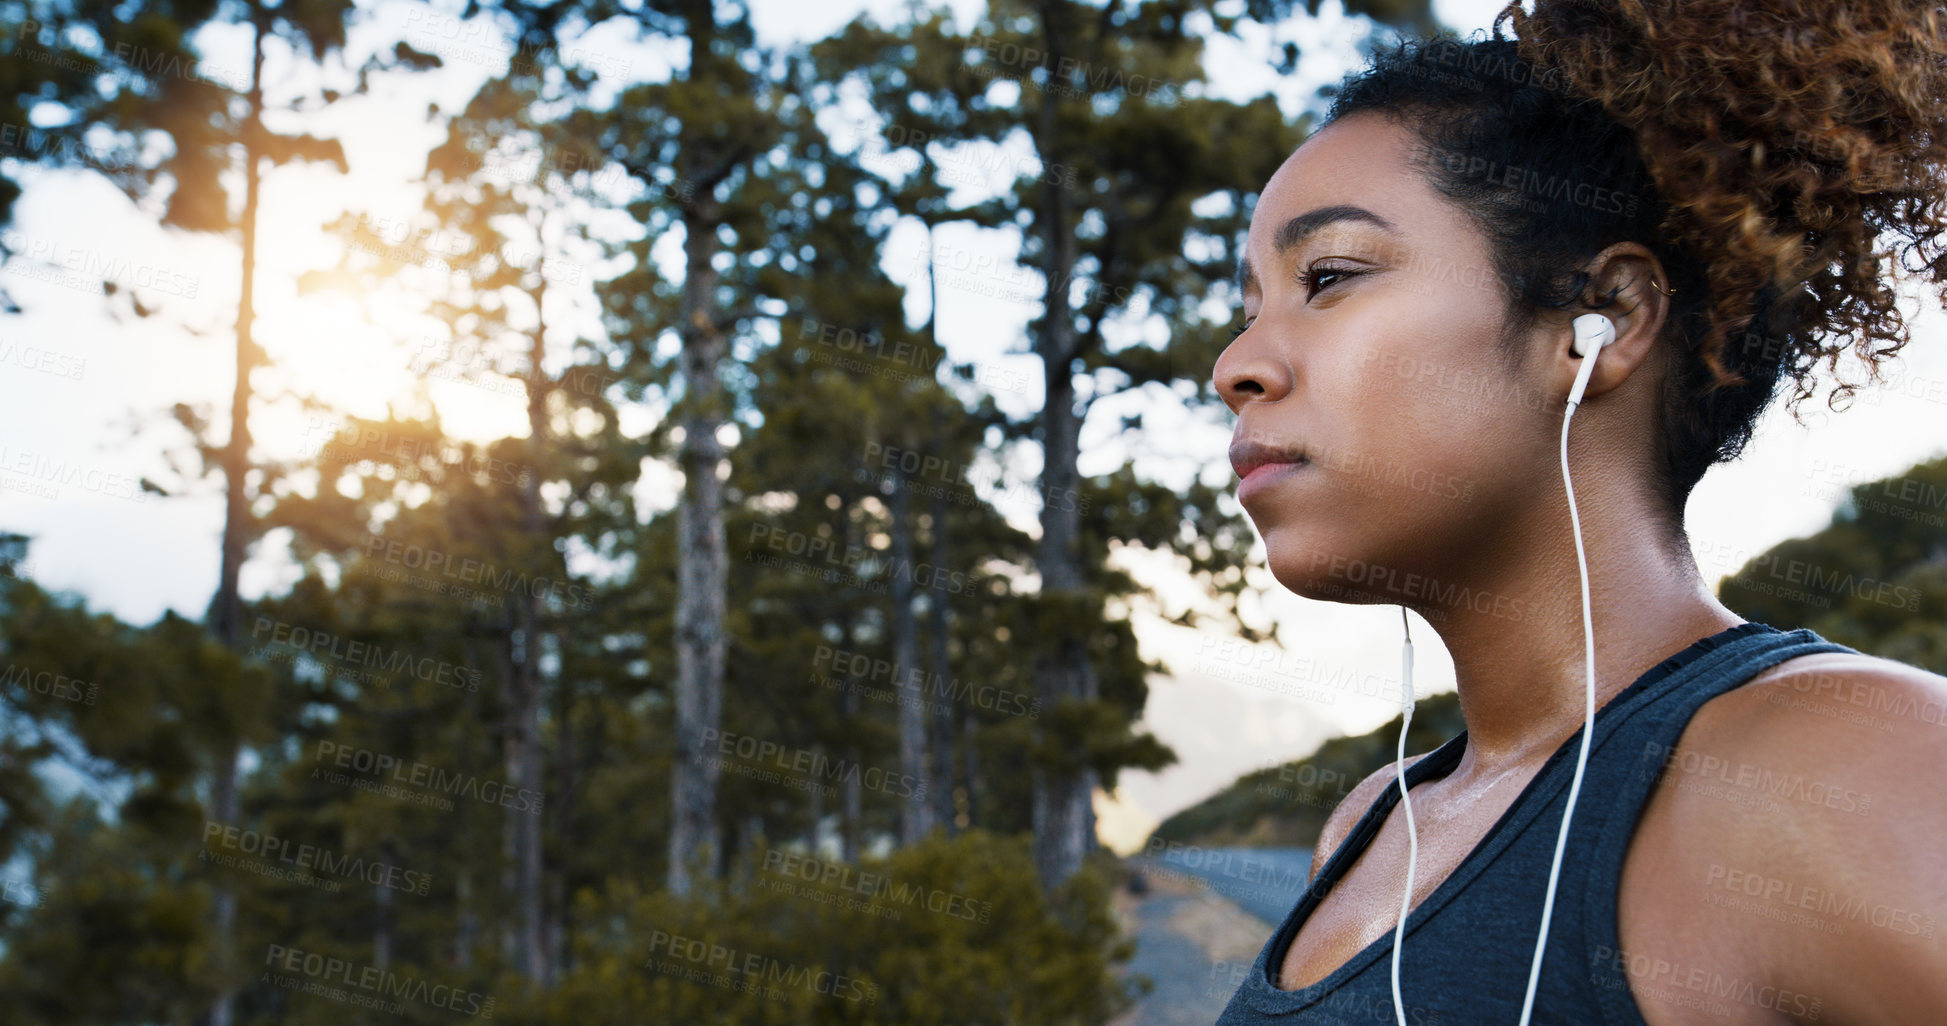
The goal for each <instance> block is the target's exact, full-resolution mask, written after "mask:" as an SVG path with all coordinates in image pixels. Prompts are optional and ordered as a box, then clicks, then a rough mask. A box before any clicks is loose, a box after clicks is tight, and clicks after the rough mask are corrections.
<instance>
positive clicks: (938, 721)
mask: <svg viewBox="0 0 1947 1026" xmlns="http://www.w3.org/2000/svg"><path fill="white" fill-rule="evenodd" d="M943 422H944V418H943V417H939V416H937V415H936V417H935V420H934V423H935V425H936V426H938V425H941V424H943ZM935 437H942V436H941V435H940V434H937V433H936V435H935ZM929 512H931V514H932V517H933V528H932V532H931V533H932V537H931V539H930V541H929V545H928V548H929V550H930V555H931V559H932V563H933V565H934V566H935V567H944V566H946V565H947V544H946V515H947V503H946V493H945V492H943V491H935V492H934V493H933V501H932V509H931V510H930V511H929ZM926 612H927V619H928V620H929V621H931V627H932V629H931V631H930V632H929V633H930V634H931V636H932V637H931V639H930V640H931V641H932V644H931V645H930V646H928V649H927V655H928V659H927V670H928V673H929V675H930V676H931V677H932V679H933V680H936V681H942V682H947V687H948V691H949V692H953V691H956V690H957V689H955V688H953V687H952V684H951V682H952V680H953V667H952V665H951V657H950V652H951V649H950V645H951V643H952V637H951V636H950V635H949V634H948V633H947V631H948V630H949V629H950V628H949V626H948V623H947V602H946V596H945V595H941V594H938V593H935V594H932V595H928V596H927V597H926ZM954 705H955V703H953V702H950V701H947V702H939V703H937V704H935V705H934V706H932V712H933V715H932V716H931V717H930V720H931V723H932V735H933V738H932V751H933V758H932V761H931V764H930V765H931V767H932V777H933V779H932V781H931V783H932V785H933V788H934V790H933V798H932V801H933V810H934V811H933V815H934V817H935V818H936V819H938V821H939V822H941V823H944V824H946V828H947V833H948V834H957V833H959V832H960V826H961V824H960V821H959V809H958V808H957V807H956V806H957V802H956V799H955V795H956V794H958V793H959V782H958V780H957V778H956V774H955V773H954V767H953V761H954V760H953V752H954V749H955V748H956V747H957V745H956V744H955V741H954V736H953V735H954V728H955V724H954V716H953V713H954Z"/></svg>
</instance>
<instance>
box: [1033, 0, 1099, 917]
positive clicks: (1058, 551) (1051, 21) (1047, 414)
mask: <svg viewBox="0 0 1947 1026" xmlns="http://www.w3.org/2000/svg"><path fill="white" fill-rule="evenodd" d="M1069 13H1072V5H1070V4H1067V3H1049V4H1044V5H1043V6H1042V11H1041V19H1040V20H1041V27H1042V32H1043V42H1044V44H1045V48H1044V51H1043V52H1045V53H1058V54H1068V53H1072V52H1073V50H1072V49H1071V43H1070V40H1069V36H1068V33H1067V32H1066V30H1065V28H1064V26H1063V24H1062V21H1063V18H1064V16H1065V15H1066V14H1069ZM1055 85H1056V83H1050V86H1051V88H1049V89H1047V90H1046V91H1045V92H1043V93H1042V95H1041V98H1040V101H1039V110H1038V116H1037V118H1036V122H1035V127H1034V136H1035V148H1036V152H1037V154H1038V155H1039V156H1040V158H1041V159H1042V161H1043V162H1044V163H1047V164H1051V165H1059V164H1061V163H1062V156H1061V146H1060V141H1059V138H1058V133H1059V127H1058V125H1057V122H1056V113H1057V110H1058V107H1059V97H1060V95H1061V93H1060V90H1059V89H1058V88H1054V86H1055ZM1040 200H1041V202H1040V212H1039V217H1038V221H1039V227H1040V230H1041V236H1042V273H1043V274H1044V275H1045V277H1046V279H1047V292H1046V294H1045V296H1044V298H1043V302H1044V305H1045V310H1044V313H1043V316H1042V319H1041V337H1040V338H1039V339H1038V340H1037V341H1038V345H1037V348H1038V349H1039V351H1040V355H1041V360H1042V369H1043V372H1044V380H1045V383H1046V386H1047V402H1046V403H1045V405H1044V406H1043V408H1042V411H1041V452H1042V470H1041V486H1042V496H1043V501H1042V504H1041V538H1040V541H1039V545H1038V548H1037V550H1036V553H1035V561H1036V564H1037V568H1038V569H1039V570H1040V572H1041V594H1042V596H1043V598H1044V599H1046V600H1048V602H1049V606H1050V609H1051V611H1059V613H1060V614H1061V615H1060V619H1061V620H1062V621H1063V622H1062V629H1060V630H1058V631H1057V632H1056V635H1057V636H1056V637H1055V638H1054V639H1053V640H1052V642H1051V646H1050V651H1048V652H1047V653H1046V654H1045V655H1044V656H1043V657H1042V659H1041V660H1040V665H1039V666H1037V667H1036V672H1035V683H1036V689H1037V692H1038V693H1039V696H1040V698H1041V699H1042V709H1043V711H1044V712H1051V711H1053V710H1054V708H1055V707H1056V706H1057V705H1058V704H1060V703H1061V702H1063V701H1065V700H1082V699H1087V698H1088V697H1090V696H1091V695H1092V694H1093V692H1094V691H1095V686H1094V680H1093V677H1094V668H1093V667H1092V666H1091V665H1090V663H1089V658H1088V647H1087V644H1086V642H1085V641H1084V640H1083V639H1084V638H1085V636H1086V635H1085V633H1084V632H1082V631H1080V630H1077V629H1076V626H1077V625H1075V624H1073V623H1071V622H1067V621H1068V620H1070V619H1071V618H1072V617H1073V616H1075V615H1076V614H1078V613H1079V612H1081V611H1082V610H1083V609H1085V608H1086V601H1085V600H1086V598H1087V594H1086V589H1087V584H1086V581H1085V580H1084V577H1083V573H1082V565H1081V550H1080V539H1081V517H1080V512H1079V506H1080V504H1079V503H1078V502H1076V501H1075V495H1076V492H1075V485H1076V482H1077V481H1078V480H1079V474H1078V471H1077V469H1076V460H1077V457H1078V456H1079V455H1080V437H1081V426H1082V425H1081V420H1082V419H1081V414H1080V412H1079V411H1078V410H1077V409H1076V406H1075V403H1076V395H1075V382H1074V376H1075V371H1074V366H1073V364H1074V361H1075V359H1076V357H1077V356H1078V355H1080V354H1079V352H1078V345H1077V338H1076V332H1075V320H1074V317H1073V315H1072V314H1071V313H1070V311H1069V301H1068V293H1069V286H1070V285H1071V284H1072V283H1073V281H1074V274H1075V251H1076V243H1075V229H1074V226H1073V225H1071V224H1070V223H1069V222H1070V220H1071V215H1070V213H1069V207H1068V195H1067V192H1066V191H1065V189H1064V187H1063V185H1062V183H1061V182H1060V181H1059V180H1058V178H1057V177H1056V176H1053V175H1049V176H1044V178H1043V181H1042V183H1041V197H1040ZM1091 777H1092V774H1091V773H1089V772H1087V771H1086V770H1072V769H1064V768H1060V767H1046V766H1044V767H1038V768H1037V771H1036V773H1035V775H1034V839H1035V868H1036V870H1037V872H1038V873H1039V874H1040V876H1041V880H1042V884H1043V886H1044V887H1050V888H1052V887H1054V886H1056V885H1058V884H1060V883H1062V882H1063V881H1065V880H1067V879H1068V878H1069V877H1070V876H1071V875H1073V874H1074V872H1075V871H1076V870H1077V869H1079V868H1081V864H1082V860H1083V859H1084V858H1085V857H1086V856H1087V855H1088V853H1089V851H1090V850H1091V848H1092V847H1093V844H1094V839H1095V823H1094V819H1095V816H1094V809H1093V807H1092V805H1091V803H1090V794H1091V792H1092V791H1093V781H1092V780H1091V779H1090V778H1091Z"/></svg>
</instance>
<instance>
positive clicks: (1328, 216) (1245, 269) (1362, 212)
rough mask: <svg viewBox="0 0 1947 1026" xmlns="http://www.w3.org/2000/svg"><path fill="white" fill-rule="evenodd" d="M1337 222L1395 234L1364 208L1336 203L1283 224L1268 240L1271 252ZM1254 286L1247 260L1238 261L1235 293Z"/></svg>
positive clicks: (1254, 275)
mask: <svg viewBox="0 0 1947 1026" xmlns="http://www.w3.org/2000/svg"><path fill="white" fill-rule="evenodd" d="M1339 221H1363V222H1365V223H1367V224H1370V225H1373V226H1374V227H1377V228H1378V229H1380V230H1381V231H1384V232H1389V233H1395V234H1396V233H1397V232H1398V231H1399V229H1398V228H1395V227H1394V226H1393V223H1392V222H1391V221H1388V220H1386V219H1385V218H1383V217H1380V216H1379V215H1378V214H1375V213H1373V212H1372V211H1370V210H1367V209H1366V208H1364V207H1355V206H1353V205H1351V204H1349V203H1339V204H1335V205H1333V206H1329V207H1319V208H1318V209H1317V210H1308V211H1306V212H1305V213H1302V214H1299V215H1297V216H1296V217H1293V218H1292V219H1291V220H1289V221H1286V222H1285V223H1284V224H1283V225H1281V226H1280V227H1279V228H1278V234H1277V235H1276V236H1275V237H1274V238H1273V239H1272V240H1271V245H1272V248H1273V249H1275V250H1276V251H1277V252H1278V253H1281V254H1282V253H1284V252H1286V251H1288V250H1290V249H1291V248H1292V247H1294V246H1296V245H1298V244H1299V243H1301V242H1304V241H1305V240H1306V239H1308V238H1310V237H1311V236H1312V235H1313V233H1315V232H1317V231H1318V230H1319V229H1320V228H1323V227H1325V226H1326V225H1328V224H1334V223H1336V222H1339ZM1255 284H1257V272H1256V271H1255V270H1254V269H1253V268H1252V267H1251V258H1250V257H1249V256H1245V257H1241V258H1239V260H1238V261H1237V288H1238V291H1240V292H1242V291H1244V290H1246V289H1249V288H1250V287H1251V286H1252V285H1255Z"/></svg>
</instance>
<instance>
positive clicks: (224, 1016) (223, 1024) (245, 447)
mask: <svg viewBox="0 0 1947 1026" xmlns="http://www.w3.org/2000/svg"><path fill="white" fill-rule="evenodd" d="M266 16H267V15H266V12H265V11H264V10H263V8H262V7H261V6H260V5H258V4H256V3H254V2H253V3H252V4H251V24H252V27H253V29H254V32H253V33H252V37H251V46H250V92H249V94H248V95H247V96H246V97H245V99H244V103H245V107H246V110H245V113H244V122H243V223H242V225H241V226H240V227H241V230H242V232H243V282H242V288H241V290H240V294H239V295H238V297H237V361H236V364H237V371H236V374H237V376H236V384H235V386H234V388H233V390H232V392H231V395H230V441H229V444H228V445H226V446H225V447H224V451H223V488H224V511H223V554H222V563H221V566H220V567H219V569H218V571H217V583H216V595H215V596H214V597H213V598H212V599H211V600H210V610H209V615H208V616H207V618H206V619H207V622H208V624H209V628H210V633H211V635H212V636H213V637H215V638H216V640H217V641H218V642H219V643H221V644H222V645H223V646H224V647H226V648H229V649H231V650H232V651H237V650H240V649H241V647H242V642H243V600H242V597H241V596H240V595H239V593H238V582H239V580H240V579H241V577H242V574H243V560H244V555H245V553H246V552H247V551H248V550H249V547H250V536H251V533H252V532H251V529H250V493H249V480H248V478H249V475H250V395H251V388H250V372H251V370H252V369H253V368H255V367H256V366H257V364H258V363H259V362H261V359H262V357H261V353H260V350H259V349H258V347H257V343H256V340H255V339H254V338H253V337H252V332H253V331H254V330H255V327H256V320H257V306H256V301H255V297H256V290H257V206H258V200H259V191H260V187H261V184H262V175H261V171H260V169H259V167H258V163H259V161H260V160H261V159H262V149H263V109H264V32H265V25H264V21H265V19H266ZM241 754H242V743H241V740H240V739H237V738H230V739H227V740H226V741H224V742H219V748H218V750H217V753H216V764H215V766H214V767H213V768H212V770H211V775H210V818H211V819H214V820H216V821H218V822H221V823H235V822H236V820H237V812H238V809H237V759H238V757H239V756H240V755H241ZM215 891H216V893H215V898H214V900H213V901H212V906H213V907H212V909H211V912H212V919H213V923H212V928H213V932H214V935H215V937H216V948H217V957H216V963H217V966H218V972H219V973H220V974H221V979H220V982H219V983H218V984H217V992H216V998H215V1000H214V1001H212V1002H211V1003H210V1007H209V1010H208V1012H207V1013H206V1021H207V1022H208V1024H209V1026H230V1020H231V1006H232V1004H233V1002H234V1001H235V999H236V987H235V985H234V984H233V982H232V973H233V971H234V970H235V967H236V933H237V896H236V892H235V891H234V890H233V889H232V887H231V884H230V882H229V881H227V880H225V879H223V878H221V877H219V878H218V879H217V881H216V887H215Z"/></svg>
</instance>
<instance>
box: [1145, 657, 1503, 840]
mask: <svg viewBox="0 0 1947 1026" xmlns="http://www.w3.org/2000/svg"><path fill="white" fill-rule="evenodd" d="M1413 710H1414V711H1413V726H1412V727H1411V728H1410V729H1409V730H1408V731H1407V734H1406V751H1407V754H1408V755H1417V754H1419V753H1422V752H1429V751H1432V750H1433V749H1434V748H1437V747H1439V746H1440V745H1441V744H1442V743H1444V742H1445V741H1446V740H1447V739H1449V738H1451V737H1453V736H1454V735H1456V734H1458V733H1460V732H1461V731H1462V730H1463V729H1465V728H1466V724H1465V723H1464V722H1462V721H1461V718H1460V696H1459V695H1457V694H1455V693H1454V692H1451V691H1447V692H1442V693H1440V694H1437V695H1432V696H1429V697H1427V698H1424V699H1422V700H1420V702H1419V703H1418V704H1417V705H1415V706H1414V707H1413ZM1399 720H1400V718H1399V717H1397V716H1395V717H1393V718H1392V719H1390V720H1388V721H1386V723H1385V725H1383V726H1381V727H1379V728H1378V729H1376V730H1373V731H1372V732H1370V733H1366V734H1360V735H1358V736H1356V737H1338V738H1333V739H1332V740H1330V741H1327V742H1325V743H1324V744H1323V745H1320V746H1319V748H1318V750H1317V751H1316V752H1313V753H1312V754H1311V755H1308V756H1306V757H1304V758H1302V759H1296V760H1293V761H1291V762H1288V763H1285V764H1284V765H1282V766H1278V767H1276V768H1273V769H1265V770H1259V771H1257V772H1255V773H1250V774H1246V775H1245V776H1243V777H1240V778H1238V780H1237V782H1236V783H1233V784H1231V785H1230V786H1229V787H1227V788H1225V789H1223V790H1222V791H1219V792H1217V793H1216V794H1214V795H1211V796H1210V797H1209V798H1206V799H1204V800H1203V801H1201V802H1198V803H1197V804H1196V805H1193V806H1191V807H1189V808H1187V809H1184V810H1183V811H1182V812H1179V813H1177V814H1176V815H1174V816H1171V817H1170V818H1168V819H1166V820H1164V821H1163V822H1162V824H1161V825H1160V826H1158V827H1157V828H1156V830H1155V832H1154V833H1153V834H1151V835H1150V839H1151V840H1152V841H1154V840H1163V841H1178V842H1181V843H1184V844H1199V845H1208V846H1249V847H1299V848H1309V847H1311V845H1312V842H1313V841H1314V840H1315V839H1316V838H1317V837H1318V832H1319V830H1321V829H1323V828H1324V826H1325V819H1326V817H1328V816H1330V815H1331V814H1332V810H1333V809H1334V808H1335V807H1337V805H1338V803H1339V802H1340V801H1343V800H1344V798H1345V796H1346V794H1347V793H1348V792H1350V791H1351V790H1352V788H1353V787H1355V786H1357V785H1358V783H1359V781H1361V780H1364V779H1365V778H1366V775H1367V774H1369V773H1372V772H1373V771H1374V770H1377V769H1379V768H1380V767H1382V766H1385V765H1387V764H1388V763H1390V762H1392V761H1393V758H1394V757H1395V756H1396V755H1397V754H1398V751H1399Z"/></svg>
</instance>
